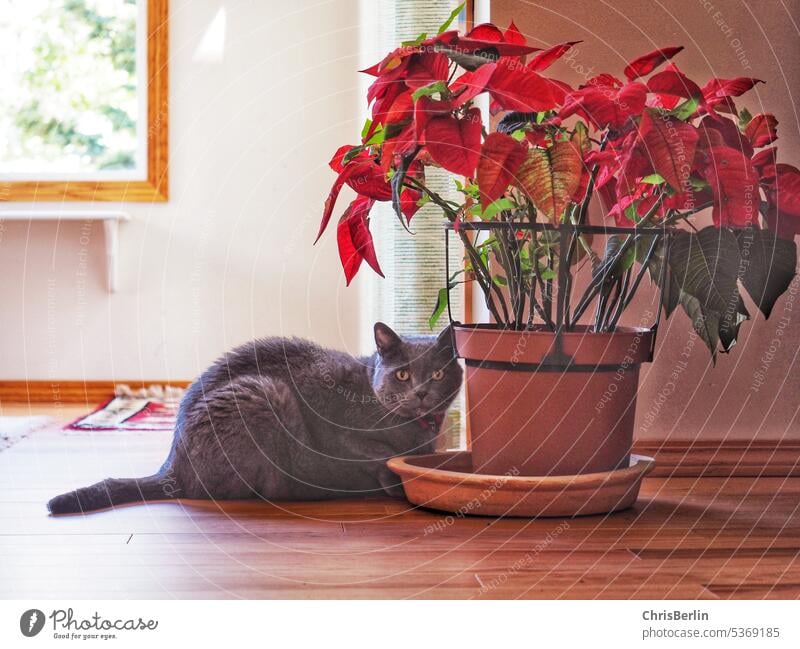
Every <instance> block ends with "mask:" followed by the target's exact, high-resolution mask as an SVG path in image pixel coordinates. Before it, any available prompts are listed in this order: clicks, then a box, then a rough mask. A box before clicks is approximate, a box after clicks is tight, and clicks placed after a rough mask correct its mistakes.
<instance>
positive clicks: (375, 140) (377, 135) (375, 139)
mask: <svg viewBox="0 0 800 649" xmlns="http://www.w3.org/2000/svg"><path fill="white" fill-rule="evenodd" d="M389 126H393V125H392V124H390V125H389ZM386 135H387V133H386V129H384V128H383V125H382V124H379V125H378V126H377V127H376V128H375V132H374V133H373V134H372V136H371V137H370V138H369V140H367V141H366V142H364V146H378V145H379V144H383V141H384V140H385V139H386ZM362 139H363V138H362Z"/></svg>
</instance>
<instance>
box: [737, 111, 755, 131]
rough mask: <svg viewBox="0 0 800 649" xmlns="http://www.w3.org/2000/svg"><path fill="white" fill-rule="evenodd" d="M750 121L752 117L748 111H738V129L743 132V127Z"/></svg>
mask: <svg viewBox="0 0 800 649" xmlns="http://www.w3.org/2000/svg"><path fill="white" fill-rule="evenodd" d="M752 119H753V116H752V115H751V114H750V111H749V110H747V109H746V108H742V110H740V111H739V128H740V129H742V130H744V128H745V126H747V125H748V124H749V123H750V120H752Z"/></svg>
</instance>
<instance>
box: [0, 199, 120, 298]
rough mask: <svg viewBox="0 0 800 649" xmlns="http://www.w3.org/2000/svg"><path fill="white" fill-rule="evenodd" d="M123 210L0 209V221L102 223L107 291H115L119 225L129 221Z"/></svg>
mask: <svg viewBox="0 0 800 649" xmlns="http://www.w3.org/2000/svg"><path fill="white" fill-rule="evenodd" d="M130 219H131V215H130V214H129V213H128V212H125V211H123V210H75V209H72V210H69V209H68V210H60V209H49V210H39V209H34V210H7V209H0V221H102V222H103V230H104V232H105V242H106V271H107V281H108V290H109V292H110V293H114V292H115V291H116V290H117V285H118V284H117V256H118V253H119V223H120V221H130Z"/></svg>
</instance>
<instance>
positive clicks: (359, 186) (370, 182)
mask: <svg viewBox="0 0 800 649" xmlns="http://www.w3.org/2000/svg"><path fill="white" fill-rule="evenodd" d="M348 171H349V173H346V174H345V173H344V172H343V175H344V176H345V182H346V183H347V185H348V187H350V188H351V189H352V190H353V191H354V192H355V193H356V194H358V195H359V196H368V197H369V198H373V199H375V200H378V201H389V200H391V199H392V187H391V185H390V184H389V183H387V182H386V176H385V175H384V173H383V171H382V170H381V167H380V165H379V164H377V163H376V162H375V161H374V160H372V159H369V160H364V161H356V162H351V163H350V164H348V165H347V167H345V172H348Z"/></svg>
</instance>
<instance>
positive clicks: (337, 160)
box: [328, 144, 367, 174]
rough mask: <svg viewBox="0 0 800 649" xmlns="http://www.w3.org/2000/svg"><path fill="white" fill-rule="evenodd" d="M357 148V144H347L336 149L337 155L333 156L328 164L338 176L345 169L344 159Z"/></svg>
mask: <svg viewBox="0 0 800 649" xmlns="http://www.w3.org/2000/svg"><path fill="white" fill-rule="evenodd" d="M355 148H356V145H355V144H345V145H343V146H340V147H339V148H338V149H336V153H334V154H333V157H332V158H331V159H330V162H328V166H329V167H330V168H331V169H333V170H334V171H335V172H336V173H337V174H338V173H341V172H342V169H344V157H345V156H346V155H347V154H348V153H349V152H350V151H352V150H353V149H355ZM359 155H367V154H366V153H363V154H359Z"/></svg>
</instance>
